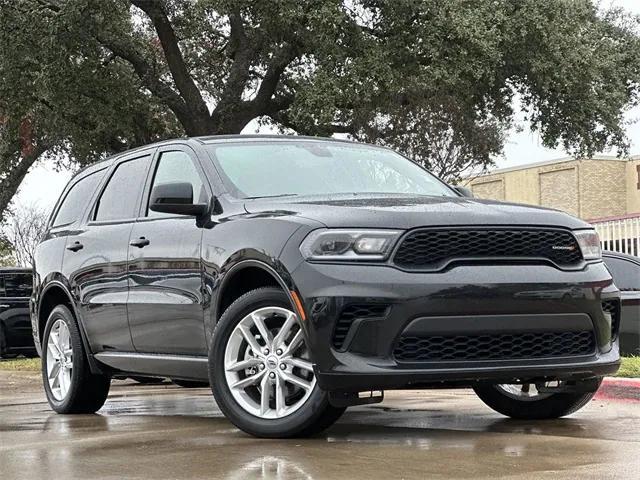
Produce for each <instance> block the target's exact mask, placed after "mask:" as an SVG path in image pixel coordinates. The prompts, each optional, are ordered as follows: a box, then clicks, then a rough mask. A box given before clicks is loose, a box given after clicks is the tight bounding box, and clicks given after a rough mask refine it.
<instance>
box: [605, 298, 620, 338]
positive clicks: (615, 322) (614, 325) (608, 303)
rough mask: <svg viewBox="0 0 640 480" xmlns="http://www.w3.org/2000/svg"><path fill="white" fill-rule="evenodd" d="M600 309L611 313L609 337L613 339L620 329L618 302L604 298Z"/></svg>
mask: <svg viewBox="0 0 640 480" xmlns="http://www.w3.org/2000/svg"><path fill="white" fill-rule="evenodd" d="M602 311H603V312H604V313H606V314H609V315H611V339H612V340H615V339H616V338H617V337H618V332H619V331H620V302H619V301H618V300H605V301H603V302H602Z"/></svg>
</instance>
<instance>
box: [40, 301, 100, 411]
mask: <svg viewBox="0 0 640 480" xmlns="http://www.w3.org/2000/svg"><path fill="white" fill-rule="evenodd" d="M67 335H68V338H67ZM56 345H57V347H56ZM61 371H63V372H64V375H59V374H60V372H61ZM54 377H55V378H54ZM56 379H57V381H56ZM42 380H43V382H44V390H45V393H46V395H47V400H48V401H49V405H51V408H52V409H53V410H54V411H55V412H57V413H95V412H97V411H98V410H100V408H102V406H103V405H104V402H105V401H106V399H107V395H108V394H109V387H110V384H111V379H110V378H109V377H107V376H105V375H96V374H92V373H91V370H90V369H89V362H88V361H87V356H86V353H85V351H84V346H83V345H82V339H81V338H80V332H79V331H78V326H77V325H76V321H75V319H74V317H73V314H72V313H71V312H70V311H69V309H68V308H67V307H65V306H64V305H58V306H57V307H56V308H54V309H53V311H52V312H51V314H50V315H49V318H48V320H47V324H46V327H45V329H44V335H43V341H42Z"/></svg>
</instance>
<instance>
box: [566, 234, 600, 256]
mask: <svg viewBox="0 0 640 480" xmlns="http://www.w3.org/2000/svg"><path fill="white" fill-rule="evenodd" d="M573 233H574V235H575V236H576V240H578V245H580V250H581V251H582V256H583V258H584V259H585V260H601V259H602V249H601V248H600V237H598V234H597V233H596V231H595V230H582V231H578V232H573Z"/></svg>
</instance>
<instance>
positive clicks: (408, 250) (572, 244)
mask: <svg viewBox="0 0 640 480" xmlns="http://www.w3.org/2000/svg"><path fill="white" fill-rule="evenodd" d="M469 258H473V259H484V260H487V259H490V260H496V259H522V260H540V259H543V260H550V261H551V262H553V263H555V264H556V265H558V266H560V267H572V266H575V265H578V264H579V263H580V262H581V261H582V253H581V252H580V247H579V245H578V242H577V241H576V239H575V237H574V236H573V235H572V234H571V233H570V232H565V231H562V230H542V229H517V230H513V229H512V230H507V229H497V228H496V229H458V230H456V229H453V230H452V229H447V230H444V229H424V230H416V231H414V232H411V233H409V234H408V235H407V236H406V237H405V238H404V240H403V241H402V243H401V245H400V247H399V248H398V251H397V252H396V254H395V257H394V260H393V261H394V263H395V264H396V265H398V266H399V267H401V268H405V269H423V270H439V269H441V268H444V267H445V266H446V265H447V264H448V263H449V262H450V261H453V260H458V259H469Z"/></svg>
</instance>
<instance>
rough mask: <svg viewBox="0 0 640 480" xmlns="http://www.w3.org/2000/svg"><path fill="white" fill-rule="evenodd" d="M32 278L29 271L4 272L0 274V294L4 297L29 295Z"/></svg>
mask: <svg viewBox="0 0 640 480" xmlns="http://www.w3.org/2000/svg"><path fill="white" fill-rule="evenodd" d="M32 285H33V280H32V277H31V274H30V273H5V274H2V275H0V295H2V296H5V297H30V296H31V287H32Z"/></svg>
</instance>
